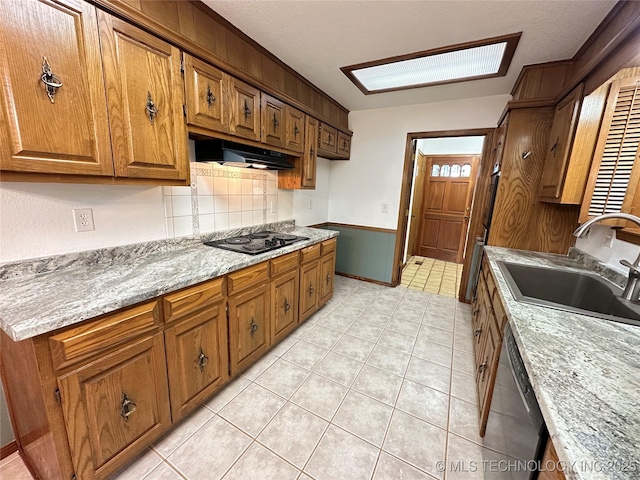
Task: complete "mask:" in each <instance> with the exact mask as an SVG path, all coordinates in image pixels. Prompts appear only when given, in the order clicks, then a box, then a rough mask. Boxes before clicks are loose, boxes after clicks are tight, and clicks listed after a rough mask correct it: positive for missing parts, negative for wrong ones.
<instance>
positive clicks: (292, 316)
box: [271, 268, 300, 343]
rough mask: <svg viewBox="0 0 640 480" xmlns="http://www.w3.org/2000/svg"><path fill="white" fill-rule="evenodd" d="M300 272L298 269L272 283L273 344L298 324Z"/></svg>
mask: <svg viewBox="0 0 640 480" xmlns="http://www.w3.org/2000/svg"><path fill="white" fill-rule="evenodd" d="M299 281H300V278H299V271H298V269H297V268H296V269H295V270H291V271H290V272H289V273H285V274H284V275H280V276H279V277H277V278H276V279H275V280H273V281H272V282H271V306H272V309H271V338H272V339H273V340H272V343H275V342H279V341H280V340H282V339H283V338H284V337H286V336H287V335H288V334H289V332H290V331H291V330H293V329H294V328H295V326H296V325H297V324H298V290H299V288H298V287H299Z"/></svg>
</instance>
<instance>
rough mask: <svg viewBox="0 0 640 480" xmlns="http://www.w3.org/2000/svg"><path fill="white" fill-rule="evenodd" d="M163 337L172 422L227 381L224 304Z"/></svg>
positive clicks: (179, 325)
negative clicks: (165, 348) (165, 347)
mask: <svg viewBox="0 0 640 480" xmlns="http://www.w3.org/2000/svg"><path fill="white" fill-rule="evenodd" d="M164 334H165V342H166V345H167V367H168V373H169V388H170V391H171V415H172V418H173V421H174V422H175V421H176V420H177V419H179V418H182V417H183V416H185V415H186V414H187V413H188V412H190V411H191V410H193V409H194V408H196V407H197V406H198V405H200V403H201V402H202V401H203V400H204V399H205V398H206V397H208V396H209V395H211V394H212V393H213V392H214V391H215V390H217V389H218V388H219V387H220V386H222V385H223V384H225V383H226V382H227V380H228V379H229V370H228V366H227V362H228V352H227V316H226V309H225V304H224V303H222V302H221V303H218V304H216V305H212V306H210V307H207V308H205V309H203V310H200V311H199V312H197V313H193V314H191V315H189V316H187V317H185V319H184V320H182V321H180V322H179V323H178V324H177V325H175V326H173V327H171V328H168V329H167V330H165V333H164Z"/></svg>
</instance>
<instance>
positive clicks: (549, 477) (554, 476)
mask: <svg viewBox="0 0 640 480" xmlns="http://www.w3.org/2000/svg"><path fill="white" fill-rule="evenodd" d="M540 464H541V466H542V468H541V471H540V473H539V474H538V480H565V479H566V478H567V477H566V476H565V474H564V472H563V471H562V469H561V468H560V467H559V464H560V460H559V459H558V454H557V453H556V449H555V447H554V446H553V442H552V441H551V438H549V439H548V440H547V446H546V447H545V449H544V455H543V456H542V461H541V462H540Z"/></svg>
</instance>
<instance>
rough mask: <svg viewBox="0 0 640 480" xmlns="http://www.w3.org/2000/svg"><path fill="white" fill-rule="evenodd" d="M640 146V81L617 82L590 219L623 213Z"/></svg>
mask: <svg viewBox="0 0 640 480" xmlns="http://www.w3.org/2000/svg"><path fill="white" fill-rule="evenodd" d="M614 102H615V103H614ZM614 105H615V106H614ZM605 135H606V137H605ZM639 143H640V80H638V79H637V78H633V79H625V80H621V81H617V82H614V83H613V84H612V86H611V93H610V94H609V99H608V102H607V113H605V116H604V118H603V124H602V128H601V130H600V138H599V139H598V146H597V148H596V157H595V158H594V162H596V163H595V164H596V165H597V162H600V167H599V169H598V175H597V177H596V181H595V185H594V190H593V196H592V198H591V203H590V204H589V216H596V215H601V214H603V213H618V212H620V211H621V210H622V205H623V202H624V199H625V195H626V193H627V187H628V186H629V181H630V180H631V174H632V170H633V165H634V162H635V161H636V158H637V156H638V144H639Z"/></svg>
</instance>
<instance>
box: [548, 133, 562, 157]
mask: <svg viewBox="0 0 640 480" xmlns="http://www.w3.org/2000/svg"><path fill="white" fill-rule="evenodd" d="M559 141H560V137H558V138H556V143H554V144H553V146H552V147H551V150H550V151H551V152H553V156H554V157H555V155H556V150H557V149H558V142H559Z"/></svg>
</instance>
